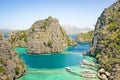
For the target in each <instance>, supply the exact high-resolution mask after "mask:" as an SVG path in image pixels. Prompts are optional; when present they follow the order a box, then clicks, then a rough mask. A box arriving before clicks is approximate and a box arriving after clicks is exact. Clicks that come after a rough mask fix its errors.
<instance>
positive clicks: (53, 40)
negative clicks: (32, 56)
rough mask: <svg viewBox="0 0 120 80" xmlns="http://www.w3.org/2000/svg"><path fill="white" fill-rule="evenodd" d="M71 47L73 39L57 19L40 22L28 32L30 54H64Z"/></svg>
mask: <svg viewBox="0 0 120 80" xmlns="http://www.w3.org/2000/svg"><path fill="white" fill-rule="evenodd" d="M70 45H72V42H71V39H70V38H69V37H68V36H67V34H66V33H65V31H64V30H63V29H62V27H61V25H60V24H59V22H58V20H57V19H55V18H52V17H49V18H47V19H45V20H39V21H37V22H35V23H34V24H33V25H32V27H31V28H30V29H29V30H28V53H50V52H62V50H63V48H64V47H65V46H70Z"/></svg>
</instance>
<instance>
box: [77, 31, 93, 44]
mask: <svg viewBox="0 0 120 80" xmlns="http://www.w3.org/2000/svg"><path fill="white" fill-rule="evenodd" d="M92 37H93V31H89V32H86V33H79V34H77V37H76V41H77V42H92Z"/></svg>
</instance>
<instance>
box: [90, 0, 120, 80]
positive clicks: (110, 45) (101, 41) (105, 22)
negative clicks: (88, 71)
mask: <svg viewBox="0 0 120 80" xmlns="http://www.w3.org/2000/svg"><path fill="white" fill-rule="evenodd" d="M90 54H91V55H92V56H95V57H96V58H97V59H98V63H99V64H100V66H99V67H103V68H104V69H105V70H106V71H108V72H110V75H111V76H109V77H107V78H108V79H109V80H120V70H119V69H120V0H118V1H117V2H115V3H114V4H112V5H111V6H110V7H109V8H107V9H105V10H104V11H103V13H102V14H101V16H100V17H99V18H98V21H97V23H96V26H95V30H94V37H93V41H92V47H91V49H90ZM116 65H117V66H116Z"/></svg>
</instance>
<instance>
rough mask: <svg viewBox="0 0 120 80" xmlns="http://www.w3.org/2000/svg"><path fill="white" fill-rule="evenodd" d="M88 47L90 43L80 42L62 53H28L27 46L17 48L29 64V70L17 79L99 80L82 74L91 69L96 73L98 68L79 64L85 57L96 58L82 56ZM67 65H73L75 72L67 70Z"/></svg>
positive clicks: (91, 59)
mask: <svg viewBox="0 0 120 80" xmlns="http://www.w3.org/2000/svg"><path fill="white" fill-rule="evenodd" d="M88 49H89V44H88V43H79V45H77V46H72V47H69V48H67V49H66V50H65V51H64V52H62V53H54V54H41V55H35V54H27V52H26V50H27V49H26V48H15V50H16V51H17V52H18V54H19V56H20V57H21V58H22V59H23V61H24V62H25V64H26V65H27V72H26V73H25V75H24V76H22V77H21V78H19V79H17V80H99V79H98V78H85V77H81V76H80V74H81V73H82V71H84V70H89V69H90V70H92V72H93V73H94V74H96V71H95V70H96V69H94V68H93V69H91V68H90V67H88V66H84V68H83V67H81V65H80V64H79V62H80V61H81V60H83V59H84V60H86V61H88V62H91V63H93V61H94V58H91V57H89V56H86V57H84V56H82V52H85V51H88ZM67 66H69V67H71V68H72V70H73V71H74V73H70V72H67V71H66V70H65V69H64V68H65V67H67Z"/></svg>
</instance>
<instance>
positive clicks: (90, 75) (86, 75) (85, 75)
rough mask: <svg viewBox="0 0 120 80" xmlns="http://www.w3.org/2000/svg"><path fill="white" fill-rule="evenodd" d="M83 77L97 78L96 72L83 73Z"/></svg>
mask: <svg viewBox="0 0 120 80" xmlns="http://www.w3.org/2000/svg"><path fill="white" fill-rule="evenodd" d="M81 76H82V77H87V78H96V75H95V74H84V73H83V74H81Z"/></svg>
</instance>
